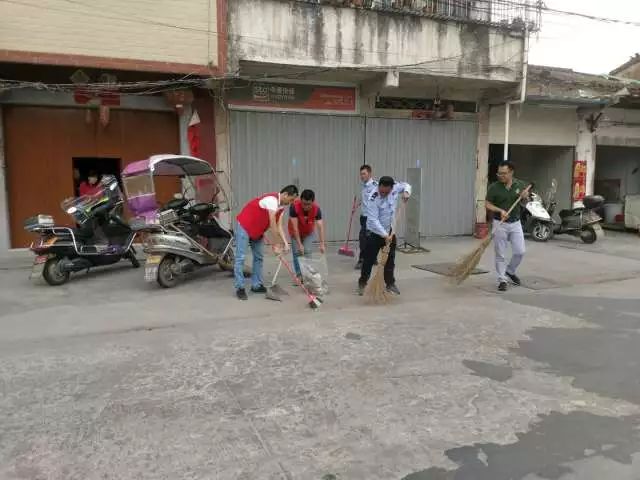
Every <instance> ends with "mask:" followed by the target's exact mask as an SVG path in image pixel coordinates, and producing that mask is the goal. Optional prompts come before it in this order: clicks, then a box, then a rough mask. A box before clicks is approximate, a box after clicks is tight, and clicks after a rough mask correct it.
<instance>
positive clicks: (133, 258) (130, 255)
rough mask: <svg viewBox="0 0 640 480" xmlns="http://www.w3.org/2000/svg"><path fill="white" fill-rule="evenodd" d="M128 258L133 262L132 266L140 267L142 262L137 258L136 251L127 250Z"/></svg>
mask: <svg viewBox="0 0 640 480" xmlns="http://www.w3.org/2000/svg"><path fill="white" fill-rule="evenodd" d="M127 258H128V259H129V261H130V262H131V266H132V267H133V268H140V262H139V261H138V259H137V258H136V253H135V252H134V251H133V249H131V250H129V251H128V252H127Z"/></svg>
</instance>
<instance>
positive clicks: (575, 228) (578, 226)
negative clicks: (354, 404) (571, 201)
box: [547, 179, 604, 244]
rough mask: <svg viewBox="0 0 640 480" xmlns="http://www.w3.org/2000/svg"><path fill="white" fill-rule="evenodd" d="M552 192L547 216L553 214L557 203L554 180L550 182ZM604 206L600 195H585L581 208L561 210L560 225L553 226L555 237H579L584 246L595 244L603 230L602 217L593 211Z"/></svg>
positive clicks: (600, 237)
mask: <svg viewBox="0 0 640 480" xmlns="http://www.w3.org/2000/svg"><path fill="white" fill-rule="evenodd" d="M551 183H552V192H553V195H551V197H550V199H549V206H548V208H547V210H548V212H549V215H552V216H553V214H554V212H555V209H556V206H557V202H556V201H555V191H556V189H557V182H556V180H555V179H554V180H553V181H552V182H551ZM602 205H604V198H603V197H602V196H600V195H587V196H586V197H584V198H583V199H582V206H581V207H576V208H572V209H570V210H568V209H566V210H561V211H560V213H559V216H560V223H557V222H556V223H555V224H554V231H553V233H554V234H555V235H558V234H563V233H566V234H569V235H573V236H574V237H580V240H582V241H583V242H584V243H586V244H592V243H595V242H596V241H597V240H598V239H602V238H604V230H603V229H602V225H600V222H602V217H601V216H600V215H598V214H597V213H596V212H595V210H597V209H599V208H601V207H602Z"/></svg>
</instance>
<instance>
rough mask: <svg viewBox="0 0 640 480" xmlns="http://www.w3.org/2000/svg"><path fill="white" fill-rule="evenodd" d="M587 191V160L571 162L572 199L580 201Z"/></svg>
mask: <svg viewBox="0 0 640 480" xmlns="http://www.w3.org/2000/svg"><path fill="white" fill-rule="evenodd" d="M586 193H587V162H586V161H585V160H576V161H574V162H573V201H574V202H580V201H582V199H583V198H584V197H585V195H586Z"/></svg>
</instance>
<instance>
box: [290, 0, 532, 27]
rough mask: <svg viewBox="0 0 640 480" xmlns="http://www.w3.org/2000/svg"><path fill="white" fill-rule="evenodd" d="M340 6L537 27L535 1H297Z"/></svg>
mask: <svg viewBox="0 0 640 480" xmlns="http://www.w3.org/2000/svg"><path fill="white" fill-rule="evenodd" d="M297 1H299V2H305V3H314V4H322V5H334V6H340V7H352V8H361V9H366V10H378V11H387V12H399V13H407V14H413V15H420V16H425V17H432V18H440V19H443V20H454V21H461V22H466V23H480V24H485V25H492V26H496V27H500V28H505V29H508V30H525V29H526V30H529V31H536V30H538V29H539V26H540V15H541V8H542V3H541V2H540V1H539V0H297Z"/></svg>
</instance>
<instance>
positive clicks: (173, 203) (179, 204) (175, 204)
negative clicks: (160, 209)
mask: <svg viewBox="0 0 640 480" xmlns="http://www.w3.org/2000/svg"><path fill="white" fill-rule="evenodd" d="M188 204H189V201H188V200H187V199H186V198H174V199H173V200H169V201H168V202H167V204H166V205H165V206H164V210H182V209H183V208H184V207H186V206H187V205H188Z"/></svg>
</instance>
